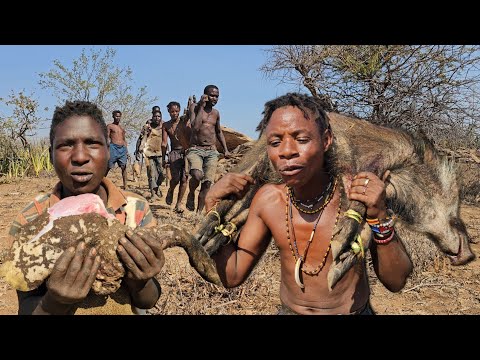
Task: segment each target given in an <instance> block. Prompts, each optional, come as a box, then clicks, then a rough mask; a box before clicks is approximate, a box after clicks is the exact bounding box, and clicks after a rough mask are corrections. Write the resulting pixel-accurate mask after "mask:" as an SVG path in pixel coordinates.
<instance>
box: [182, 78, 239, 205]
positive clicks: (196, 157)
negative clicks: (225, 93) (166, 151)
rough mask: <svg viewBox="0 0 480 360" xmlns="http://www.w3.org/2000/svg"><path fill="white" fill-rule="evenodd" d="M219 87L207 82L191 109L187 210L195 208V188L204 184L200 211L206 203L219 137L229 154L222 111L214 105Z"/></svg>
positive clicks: (226, 152) (212, 176)
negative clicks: (221, 121) (221, 117)
mask: <svg viewBox="0 0 480 360" xmlns="http://www.w3.org/2000/svg"><path fill="white" fill-rule="evenodd" d="M219 95H220V94H219V91H218V87H217V86H215V85H208V86H206V87H205V89H204V90H203V95H202V97H201V99H200V101H199V102H198V103H197V104H192V105H191V109H189V110H190V128H191V137H190V148H189V149H188V150H187V155H186V157H187V161H188V168H189V169H190V175H191V178H190V181H189V189H190V191H189V194H188V197H187V204H186V205H187V209H189V210H190V211H194V210H195V189H196V188H197V187H198V185H199V184H200V183H201V184H202V186H201V188H200V192H199V194H198V204H197V212H198V213H199V212H201V211H202V209H203V207H204V205H205V196H206V194H207V192H208V189H209V188H210V186H211V185H212V183H213V181H214V178H215V172H216V169H217V162H218V151H217V148H216V146H215V143H216V140H217V139H218V141H219V142H220V144H222V146H223V149H224V150H225V153H224V154H225V157H226V158H228V157H229V155H230V153H229V152H228V149H227V144H226V143H225V137H224V136H223V132H222V129H221V128H220V113H219V112H218V110H216V109H214V108H213V107H214V106H215V105H216V104H217V102H218V97H219Z"/></svg>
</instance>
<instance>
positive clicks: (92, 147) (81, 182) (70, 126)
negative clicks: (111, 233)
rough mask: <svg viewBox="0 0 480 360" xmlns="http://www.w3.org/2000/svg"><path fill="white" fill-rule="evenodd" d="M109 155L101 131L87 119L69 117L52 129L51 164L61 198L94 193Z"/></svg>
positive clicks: (103, 172) (94, 123) (105, 167)
mask: <svg viewBox="0 0 480 360" xmlns="http://www.w3.org/2000/svg"><path fill="white" fill-rule="evenodd" d="M109 158H110V152H109V149H108V147H107V142H106V139H105V136H104V133H103V130H102V128H101V126H100V124H98V123H97V122H96V121H95V120H94V119H92V118H91V117H89V116H72V117H70V118H67V119H65V120H64V121H63V122H62V123H60V124H59V125H58V126H57V127H56V128H55V137H54V139H53V145H52V157H51V159H52V163H53V166H54V168H55V172H56V173H57V176H58V178H59V179H60V181H61V182H62V184H63V191H64V194H63V195H64V196H70V195H80V194H86V193H96V192H97V191H98V189H99V186H100V183H101V181H102V179H103V177H104V176H105V174H106V172H107V167H108V160H109Z"/></svg>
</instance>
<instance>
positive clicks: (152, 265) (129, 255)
mask: <svg viewBox="0 0 480 360" xmlns="http://www.w3.org/2000/svg"><path fill="white" fill-rule="evenodd" d="M117 251H118V254H119V255H120V259H121V260H122V262H123V263H124V264H125V267H126V268H127V273H126V276H125V282H126V284H127V286H128V287H129V288H130V290H132V291H140V290H142V289H143V287H144V286H145V284H146V283H147V281H148V280H150V279H151V278H153V277H154V276H155V275H157V274H158V273H160V270H161V269H162V267H163V265H164V264H165V257H164V255H163V247H162V242H161V241H159V240H158V239H157V238H155V237H154V236H152V235H147V234H146V233H145V232H143V231H142V230H139V231H138V232H136V233H133V231H131V230H128V231H127V232H126V234H125V237H122V238H121V239H120V244H119V245H118V248H117Z"/></svg>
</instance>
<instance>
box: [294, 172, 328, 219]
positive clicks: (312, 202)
mask: <svg viewBox="0 0 480 360" xmlns="http://www.w3.org/2000/svg"><path fill="white" fill-rule="evenodd" d="M336 185H337V179H335V180H334V181H333V186H334V187H335V186H336ZM331 187H332V179H330V182H329V183H328V185H327V187H326V188H325V190H323V191H322V193H321V194H320V195H318V196H317V197H315V198H313V199H312V200H307V201H305V202H306V203H303V202H301V201H300V200H297V199H296V198H295V193H294V192H293V189H292V188H291V187H288V195H289V197H290V199H292V203H293V206H295V208H296V209H297V210H298V211H300V212H302V213H304V214H315V213H317V212H319V211H321V210H322V209H323V207H324V206H325V204H327V203H328V202H327V199H325V201H324V203H323V205H322V206H320V207H319V208H318V209H315V210H305V209H302V208H301V207H300V206H299V205H301V206H303V207H306V208H308V209H311V208H313V207H314V206H315V205H316V204H318V203H319V202H320V201H321V200H322V199H323V198H324V197H325V195H326V194H328V195H327V198H328V196H329V195H330V194H329V191H330V189H331Z"/></svg>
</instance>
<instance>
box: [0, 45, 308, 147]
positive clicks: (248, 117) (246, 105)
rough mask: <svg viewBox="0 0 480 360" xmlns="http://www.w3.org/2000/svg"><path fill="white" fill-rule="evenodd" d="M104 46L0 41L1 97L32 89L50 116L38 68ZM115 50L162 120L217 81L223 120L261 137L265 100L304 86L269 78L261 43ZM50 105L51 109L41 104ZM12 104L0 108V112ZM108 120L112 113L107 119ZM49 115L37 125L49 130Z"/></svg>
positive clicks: (52, 99)
mask: <svg viewBox="0 0 480 360" xmlns="http://www.w3.org/2000/svg"><path fill="white" fill-rule="evenodd" d="M92 47H93V48H95V49H99V48H106V47H107V46H100V45H95V46H92V45H83V46H82V45H12V46H10V45H0V98H6V97H7V96H8V95H9V94H10V93H11V91H12V90H13V91H15V92H18V91H21V90H25V91H26V92H27V94H28V93H32V92H34V98H36V99H38V100H39V103H40V106H39V109H40V111H39V115H40V116H41V117H44V118H46V119H51V116H52V114H53V109H54V108H55V106H56V105H59V102H58V100H57V99H56V97H55V96H54V95H53V94H52V93H51V91H49V90H44V89H41V88H40V86H39V85H38V80H39V76H38V74H39V73H42V72H48V71H49V70H50V69H52V68H53V61H54V60H55V59H57V60H60V62H61V63H62V64H64V65H68V66H70V65H71V64H72V61H73V60H74V59H76V58H78V57H79V56H80V54H81V51H82V49H83V48H86V49H89V48H92ZM108 47H110V48H113V49H115V50H116V51H117V53H116V56H115V62H116V65H117V66H119V67H122V68H123V67H126V66H128V67H130V69H131V70H132V72H133V74H132V75H133V76H132V77H133V80H134V85H135V87H136V88H139V87H141V86H147V91H148V93H149V95H150V96H149V97H154V96H156V97H158V101H157V102H156V103H155V104H151V106H153V105H159V106H160V108H161V110H162V113H163V118H164V120H168V119H169V115H168V112H167V108H166V105H167V104H168V103H169V102H170V101H178V102H179V103H180V104H181V106H182V112H183V106H185V104H186V102H187V100H188V97H189V96H190V95H193V94H195V95H196V97H197V100H198V99H199V98H200V95H201V94H202V93H203V89H204V87H205V86H206V85H209V84H214V85H217V86H218V88H219V91H220V97H219V101H218V103H217V105H216V106H215V108H216V109H218V110H219V112H220V123H221V125H224V126H227V127H230V128H233V129H235V130H237V131H239V132H241V133H243V134H246V135H248V136H250V137H252V138H256V137H257V133H256V132H255V127H256V126H257V124H258V122H259V121H260V119H261V113H262V111H263V105H264V104H265V102H266V101H268V100H271V99H274V98H275V97H277V96H280V95H283V94H285V93H286V92H288V91H303V92H305V89H302V88H300V89H299V87H298V86H295V85H286V84H279V81H278V80H272V79H267V78H266V77H265V75H264V74H263V73H262V72H260V70H259V68H260V67H261V66H262V65H263V64H264V63H265V62H266V60H267V53H266V52H265V49H268V48H269V46H267V45H262V46H256V45H118V46H117V45H108ZM45 107H48V108H49V110H48V112H44V111H43V109H44V108H45ZM7 114H8V109H6V108H5V107H3V108H0V116H2V115H3V116H5V115H7ZM105 120H106V122H107V123H109V122H111V118H106V119H105ZM49 124H50V123H49V121H47V122H45V123H44V124H43V126H42V127H43V129H40V130H39V131H38V135H39V136H45V137H46V136H47V135H48V128H49Z"/></svg>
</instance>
